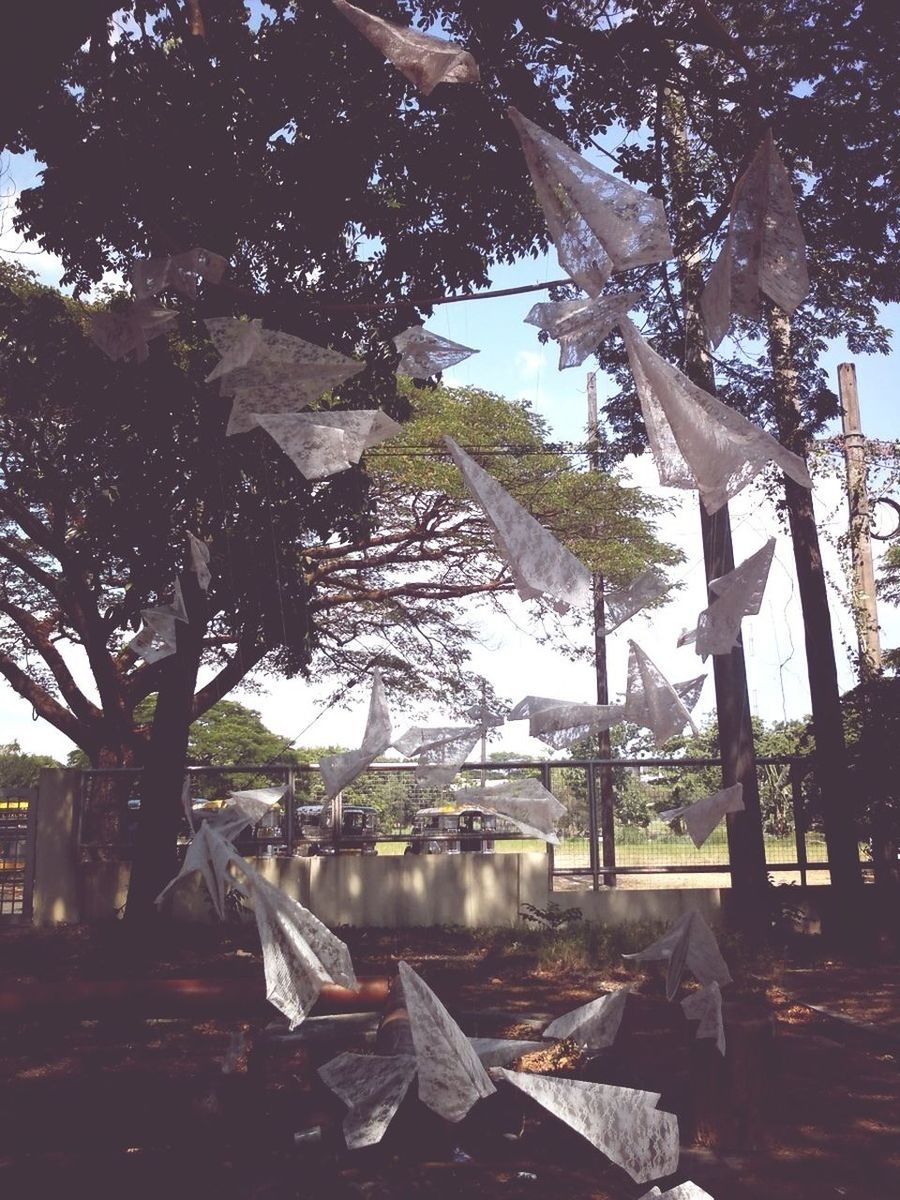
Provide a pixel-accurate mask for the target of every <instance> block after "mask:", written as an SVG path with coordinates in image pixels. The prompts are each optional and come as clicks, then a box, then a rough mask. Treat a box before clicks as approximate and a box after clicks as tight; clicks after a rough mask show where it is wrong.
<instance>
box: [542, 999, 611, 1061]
mask: <svg viewBox="0 0 900 1200" xmlns="http://www.w3.org/2000/svg"><path fill="white" fill-rule="evenodd" d="M627 999H628V988H627V987H622V988H616V990H615V991H614V992H610V993H609V994H608V995H606V996H599V997H598V998H597V999H596V1000H591V1002H590V1003H589V1004H582V1005H581V1007H580V1008H574V1009H572V1011H571V1012H568V1013H565V1014H564V1015H563V1016H561V1017H557V1018H556V1020H555V1021H552V1022H551V1023H550V1024H549V1025H548V1026H547V1028H546V1029H545V1030H544V1037H545V1038H571V1039H572V1040H573V1041H574V1042H577V1043H578V1045H579V1046H586V1047H587V1048H588V1049H590V1050H602V1049H603V1048H604V1047H605V1046H611V1045H612V1044H613V1042H614V1041H615V1040H616V1034H617V1033H618V1032H619V1026H620V1025H621V1024H622V1015H623V1014H624V1012H625V1001H626V1000H627Z"/></svg>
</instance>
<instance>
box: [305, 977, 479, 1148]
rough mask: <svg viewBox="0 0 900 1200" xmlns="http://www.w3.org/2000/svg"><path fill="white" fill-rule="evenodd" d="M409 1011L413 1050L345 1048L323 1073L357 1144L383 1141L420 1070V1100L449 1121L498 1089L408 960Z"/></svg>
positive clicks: (403, 982) (406, 995) (403, 981)
mask: <svg viewBox="0 0 900 1200" xmlns="http://www.w3.org/2000/svg"><path fill="white" fill-rule="evenodd" d="M399 972H400V983H401V987H402V990H403V1003H404V1007H405V1008H406V1012H407V1015H408V1017H409V1028H410V1034H411V1035H412V1041H413V1047H414V1050H415V1053H414V1054H412V1055H408V1054H399V1055H376V1054H372V1055H365V1054H355V1055H350V1054H341V1055H338V1057H337V1058H335V1059H332V1060H331V1062H328V1063H326V1064H325V1066H324V1067H321V1068H320V1069H319V1075H320V1076H321V1078H322V1079H323V1081H324V1082H325V1084H326V1085H327V1086H328V1087H330V1088H331V1089H332V1091H334V1092H335V1093H336V1094H337V1095H338V1096H339V1097H340V1098H341V1099H342V1100H343V1101H344V1103H345V1104H348V1105H350V1111H349V1113H348V1114H347V1116H346V1118H345V1120H344V1137H345V1139H346V1142H347V1145H348V1146H350V1147H351V1148H353V1147H359V1146H371V1145H374V1144H375V1143H376V1142H378V1141H380V1140H381V1138H382V1137H383V1136H384V1133H385V1130H386V1129H387V1127H388V1125H389V1124H390V1122H391V1120H392V1118H393V1116H394V1114H395V1113H396V1111H397V1109H398V1108H399V1107H400V1103H401V1101H402V1100H403V1097H404V1095H405V1094H406V1091H407V1089H408V1088H409V1085H410V1083H411V1082H412V1079H413V1076H414V1075H418V1096H419V1100H420V1101H421V1102H422V1103H423V1104H424V1105H425V1106H426V1107H427V1108H430V1109H431V1110H432V1112H435V1113H437V1114H438V1116H440V1117H443V1118H444V1120H446V1121H452V1122H458V1121H461V1120H462V1119H463V1118H464V1117H465V1116H466V1115H467V1114H468V1113H469V1111H470V1110H471V1108H472V1107H473V1105H475V1104H476V1103H477V1102H478V1101H479V1100H481V1099H483V1098H484V1097H486V1096H490V1095H492V1094H493V1093H494V1092H495V1091H496V1090H497V1089H496V1088H495V1087H494V1085H493V1084H492V1083H491V1081H490V1078H489V1076H488V1074H487V1072H486V1071H485V1069H484V1067H483V1066H482V1064H481V1061H480V1060H479V1057H478V1054H477V1052H476V1050H475V1048H474V1046H473V1044H472V1042H471V1041H470V1039H469V1038H467V1037H466V1035H465V1034H464V1033H463V1032H462V1030H461V1029H460V1028H459V1026H458V1025H457V1024H456V1022H455V1021H454V1020H453V1018H452V1017H451V1016H450V1014H449V1013H448V1012H447V1010H446V1008H445V1007H444V1005H443V1004H442V1003H441V1002H440V1000H439V999H438V997H437V996H436V995H435V994H434V992H433V991H432V990H431V988H430V987H429V986H428V985H427V984H426V983H425V981H424V980H423V979H421V978H420V977H419V976H418V975H417V974H416V972H415V971H414V970H413V969H412V967H410V966H409V965H408V964H407V963H405V962H401V963H400V964H399Z"/></svg>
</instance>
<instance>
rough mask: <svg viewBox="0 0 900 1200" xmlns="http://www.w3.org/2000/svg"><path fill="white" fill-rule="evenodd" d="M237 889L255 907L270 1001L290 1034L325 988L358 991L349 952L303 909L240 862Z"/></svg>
mask: <svg viewBox="0 0 900 1200" xmlns="http://www.w3.org/2000/svg"><path fill="white" fill-rule="evenodd" d="M239 866H240V872H241V875H242V879H241V882H240V883H239V884H238V885H237V886H238V887H239V890H241V891H242V892H243V893H244V895H245V896H246V897H247V898H248V900H249V901H250V903H251V905H252V906H253V914H254V916H255V917H256V926H257V929H258V930H259V940H260V943H261V944H262V952H263V968H264V970H265V975H266V999H267V1000H269V1002H270V1003H271V1004H274V1006H275V1007H276V1008H277V1009H278V1011H279V1012H282V1013H284V1015H285V1016H286V1017H287V1018H288V1021H289V1023H290V1028H291V1029H296V1027H297V1026H298V1025H299V1024H300V1023H301V1022H302V1021H303V1020H304V1019H305V1018H306V1016H307V1014H308V1012H309V1010H310V1009H311V1008H312V1006H313V1005H314V1004H315V1002H316V1000H317V999H318V997H319V992H320V991H321V990H322V985H323V984H326V983H337V984H339V985H340V986H341V987H346V988H355V987H356V975H355V974H354V971H353V963H352V962H351V960H350V951H349V950H348V949H347V947H346V946H345V945H344V943H343V942H342V941H341V940H340V939H339V938H336V937H335V936H334V934H333V933H332V932H331V930H330V929H328V928H326V926H325V925H323V924H322V922H321V921H320V920H319V918H318V917H315V916H313V914H312V913H311V912H310V911H309V910H308V909H306V908H304V907H303V905H302V904H299V903H298V902H297V901H296V900H292V899H291V897H290V896H287V895H286V894H285V893H284V892H283V891H281V889H280V888H277V887H275V886H274V885H273V884H271V883H269V882H268V881H267V880H265V879H263V877H262V876H261V875H260V874H259V873H258V872H257V871H255V870H254V869H253V868H252V867H250V866H248V864H247V863H245V862H244V861H243V859H241V860H239Z"/></svg>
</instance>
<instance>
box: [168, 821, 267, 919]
mask: <svg viewBox="0 0 900 1200" xmlns="http://www.w3.org/2000/svg"><path fill="white" fill-rule="evenodd" d="M246 823H247V822H246V821H244V822H243V824H242V826H241V828H243V826H244V825H246ZM236 857H237V851H236V850H235V848H234V846H232V844H231V842H230V841H229V840H228V839H227V838H225V837H224V836H223V835H222V833H221V832H220V831H219V830H217V829H215V828H214V827H213V826H212V825H211V824H210V822H208V821H203V822H202V823H201V825H200V828H199V829H198V830H197V832H196V833H195V834H194V836H193V837H192V838H191V840H190V843H189V844H188V848H187V851H186V852H185V856H184V862H183V863H182V866H181V870H180V871H179V872H178V874H177V875H176V876H175V878H174V879H170V880H169V882H168V883H167V884H166V886H165V887H164V888H163V890H162V891H161V892H160V893H159V895H158V896H157V897H156V904H161V903H162V901H163V899H164V898H165V897H166V896H167V895H168V894H169V892H170V891H171V890H172V888H174V887H175V885H176V884H177V883H180V882H181V881H182V880H183V879H186V878H187V877H188V876H189V875H193V874H195V873H198V874H199V875H200V877H201V878H202V880H203V882H204V883H205V884H206V890H207V891H208V892H209V898H210V900H211V901H212V905H213V908H214V909H215V910H216V914H217V915H218V917H219V919H220V920H222V921H224V920H225V892H226V890H227V889H228V888H229V887H231V886H232V879H231V876H230V875H229V872H228V867H229V864H230V863H231V862H232V861H234V859H235V858H236Z"/></svg>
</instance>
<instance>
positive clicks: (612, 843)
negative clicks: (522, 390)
mask: <svg viewBox="0 0 900 1200" xmlns="http://www.w3.org/2000/svg"><path fill="white" fill-rule="evenodd" d="M587 402H588V440H589V445H590V464H591V470H592V471H599V470H600V427H599V424H598V420H597V372H596V371H592V372H591V373H590V375H588V378H587ZM592 578H593V585H594V674H595V676H596V679H597V703H598V704H609V676H608V673H607V669H606V636H605V634H604V633H603V627H604V625H605V623H606V610H605V605H604V586H605V585H604V580H603V575H602V573H601V572H600V571H594V573H593V577H592ZM597 753H598V755H599V757H600V758H601V759H609V758H610V757H611V756H612V743H611V741H610V737H609V730H608V729H602V730H601V731H600V732H599V733H598V734H597ZM588 794H589V797H591V798H592V801H593V802H594V803H596V801H597V789H596V786H595V787H594V788H593V789H589V792H588ZM598 815H599V828H600V841H601V845H602V854H603V865H604V867H613V868H614V867H615V865H616V827H615V792H614V788H613V775H612V768H611V767H609V766H605V765H601V767H600V794H599V814H598ZM595 878H596V877H595ZM603 882H604V884H605V885H606V886H607V887H615V886H616V876H615V872H614V871H611V872H608V873H606V874H604V876H603Z"/></svg>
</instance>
